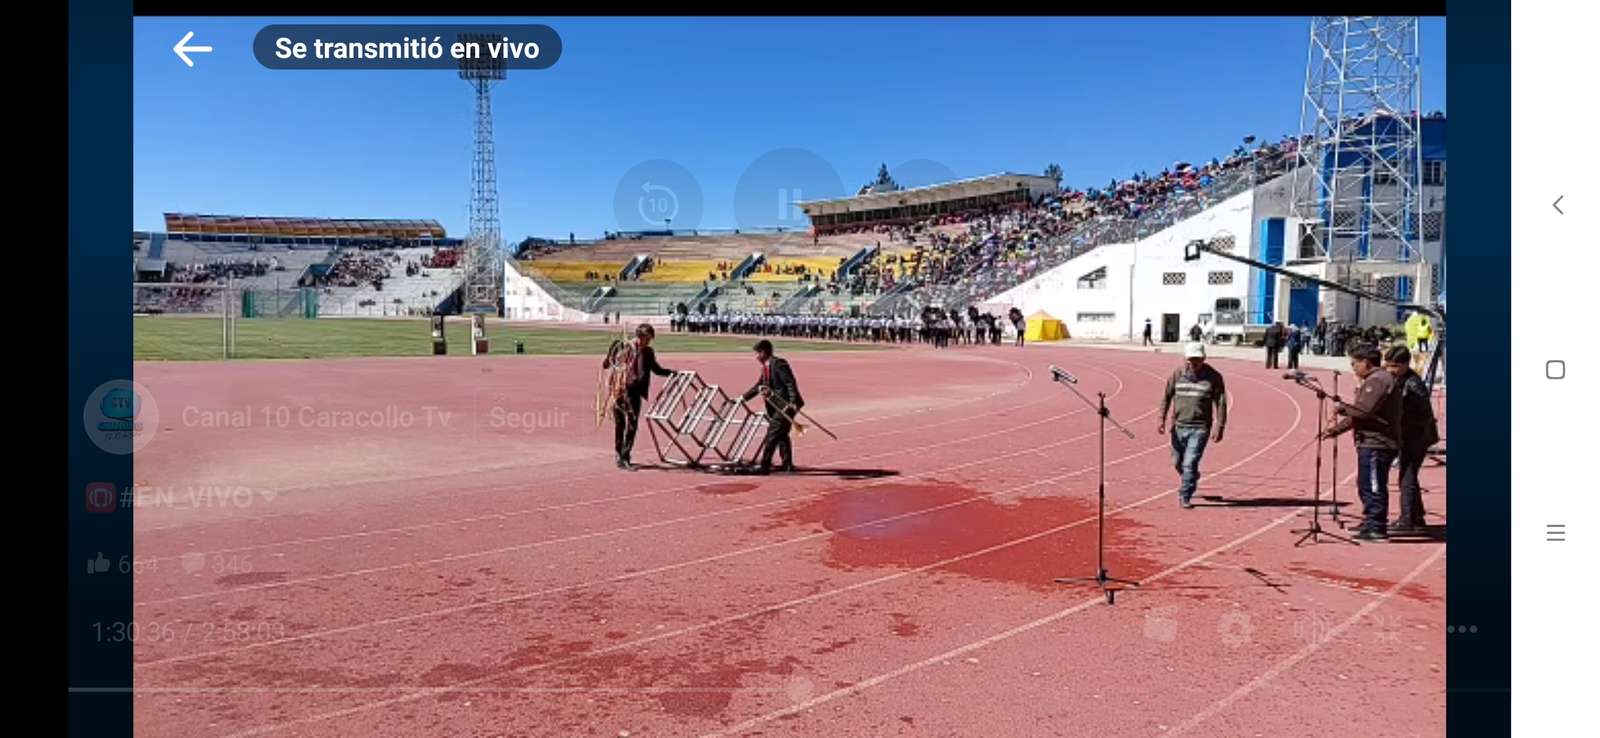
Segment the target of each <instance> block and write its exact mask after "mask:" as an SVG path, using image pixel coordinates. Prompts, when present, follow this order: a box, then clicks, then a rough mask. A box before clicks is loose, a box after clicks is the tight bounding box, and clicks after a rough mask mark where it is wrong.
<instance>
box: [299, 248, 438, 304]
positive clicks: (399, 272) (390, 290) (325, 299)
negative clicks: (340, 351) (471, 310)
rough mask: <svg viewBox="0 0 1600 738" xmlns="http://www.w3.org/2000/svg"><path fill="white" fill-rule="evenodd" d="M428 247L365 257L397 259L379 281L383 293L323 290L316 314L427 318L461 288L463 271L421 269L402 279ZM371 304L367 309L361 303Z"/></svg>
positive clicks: (365, 289)
mask: <svg viewBox="0 0 1600 738" xmlns="http://www.w3.org/2000/svg"><path fill="white" fill-rule="evenodd" d="M433 251H434V249H432V248H431V247H420V248H409V249H381V250H375V251H369V252H366V253H373V254H381V255H383V256H384V257H385V258H390V257H391V255H393V256H398V257H399V258H400V260H399V261H397V262H392V265H391V266H390V268H389V276H388V277H387V278H385V279H384V280H383V289H378V288H377V287H375V286H373V285H371V284H364V285H360V286H357V287H332V286H330V287H323V288H322V290H321V292H322V294H321V295H320V296H319V297H318V308H319V312H320V313H321V314H323V315H411V314H428V313H432V312H433V309H434V308H435V307H437V306H438V305H439V303H441V302H443V301H444V300H445V299H446V298H448V297H449V296H450V293H451V292H454V291H455V290H456V289H458V288H459V287H460V286H461V283H462V280H463V279H464V278H465V277H464V276H463V271H462V269H461V267H460V266H459V265H458V266H456V267H453V268H450V269H439V268H429V267H423V268H422V271H421V272H419V273H418V274H416V275H414V276H410V277H408V276H406V264H409V263H411V262H418V263H421V261H422V259H423V257H424V256H427V255H428V254H431V253H433ZM367 301H371V302H372V303H373V304H371V305H362V304H361V303H363V302H367Z"/></svg>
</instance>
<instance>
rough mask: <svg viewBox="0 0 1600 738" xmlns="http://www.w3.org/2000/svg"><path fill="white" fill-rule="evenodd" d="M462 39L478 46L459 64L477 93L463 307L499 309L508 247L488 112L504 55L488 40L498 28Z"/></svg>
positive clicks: (480, 310)
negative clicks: (491, 49)
mask: <svg viewBox="0 0 1600 738" xmlns="http://www.w3.org/2000/svg"><path fill="white" fill-rule="evenodd" d="M459 41H460V42H461V43H463V44H467V45H468V46H467V47H466V48H468V49H469V50H470V49H473V48H476V49H477V51H478V53H477V55H476V56H474V55H472V54H470V53H469V54H464V55H463V56H462V58H461V63H460V65H459V72H460V76H461V79H464V80H466V81H467V84H470V85H472V89H473V90H474V91H475V92H476V93H477V114H476V115H475V116H474V119H475V122H476V132H475V134H474V137H473V148H472V202H471V205H470V206H469V210H470V215H469V216H468V217H469V222H470V223H471V227H470V229H469V231H468V234H467V247H466V250H465V252H464V253H463V256H464V257H465V258H464V259H463V260H462V262H463V264H462V266H463V268H464V271H465V274H466V280H465V283H464V284H463V285H462V288H461V298H462V311H463V312H469V313H497V312H499V310H500V296H501V292H502V290H503V288H504V286H505V259H506V253H505V248H504V246H503V243H502V241H501V237H500V195H499V192H498V188H497V187H496V184H495V172H494V117H493V115H492V114H491V113H490V107H489V88H490V87H491V86H493V85H494V83H496V82H499V81H501V80H503V79H505V78H506V60H505V59H504V58H497V57H496V56H494V55H492V54H490V53H489V44H491V43H498V42H499V41H500V38H499V37H497V36H495V35H494V34H483V33H464V34H461V36H460V37H459Z"/></svg>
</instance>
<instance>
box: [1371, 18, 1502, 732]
mask: <svg viewBox="0 0 1600 738" xmlns="http://www.w3.org/2000/svg"><path fill="white" fill-rule="evenodd" d="M1449 7H1450V10H1449V16H1448V19H1447V20H1446V22H1445V39H1446V43H1447V44H1449V49H1450V53H1449V58H1447V59H1446V60H1445V63H1446V64H1447V65H1448V66H1449V70H1450V75H1449V78H1448V80H1447V81H1446V92H1447V93H1448V94H1447V96H1446V97H1447V99H1448V100H1449V113H1450V128H1449V130H1448V131H1447V132H1446V134H1445V135H1446V136H1447V137H1448V139H1449V140H1448V144H1449V147H1450V164H1449V167H1450V170H1449V177H1450V180H1449V185H1448V187H1449V194H1448V197H1449V198H1450V199H1449V201H1448V203H1447V204H1446V205H1445V211H1446V213H1447V216H1446V218H1445V228H1447V229H1448V236H1447V238H1448V242H1449V244H1450V250H1451V251H1452V252H1454V253H1455V255H1456V262H1455V263H1454V264H1452V265H1450V270H1449V273H1448V277H1447V279H1448V280H1449V285H1448V288H1447V291H1448V294H1450V295H1454V296H1455V298H1456V299H1455V301H1453V302H1451V303H1450V305H1449V314H1448V317H1449V320H1448V321H1447V323H1446V330H1447V331H1448V336H1447V339H1448V341H1449V344H1450V355H1449V362H1450V389H1451V390H1452V391H1451V393H1450V395H1449V398H1448V400H1447V402H1448V403H1449V412H1450V423H1449V426H1450V427H1449V428H1447V429H1446V430H1445V434H1446V435H1447V436H1448V446H1449V449H1450V467H1449V489H1450V498H1451V501H1452V502H1454V503H1455V504H1453V505H1451V506H1450V524H1449V530H1450V543H1449V546H1450V549H1449V553H1447V554H1446V559H1445V561H1446V573H1445V588H1446V592H1445V621H1446V624H1448V625H1461V626H1474V625H1475V626H1477V632H1476V633H1471V632H1468V633H1460V632H1458V633H1455V634H1450V635H1446V636H1445V638H1447V639H1448V641H1447V643H1448V648H1447V649H1446V653H1445V659H1446V663H1445V673H1446V678H1445V683H1446V684H1447V685H1448V687H1449V693H1448V699H1449V702H1448V718H1447V720H1446V724H1445V725H1446V732H1447V733H1448V734H1449V735H1450V736H1452V737H1454V736H1465V735H1510V734H1511V249H1512V239H1511V3H1510V2H1509V0H1477V1H1476V2H1459V1H1458V2H1451V3H1450V6H1449ZM1399 724H1400V725H1403V724H1404V723H1403V721H1402V722H1401V723H1399Z"/></svg>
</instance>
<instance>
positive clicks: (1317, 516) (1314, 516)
mask: <svg viewBox="0 0 1600 738" xmlns="http://www.w3.org/2000/svg"><path fill="white" fill-rule="evenodd" d="M1284 376H1285V378H1287V379H1291V380H1293V381H1294V383H1295V384H1298V385H1300V386H1301V387H1304V388H1306V389H1308V390H1311V391H1312V392H1315V393H1317V464H1316V469H1317V470H1316V474H1315V477H1314V479H1313V481H1312V483H1311V496H1312V504H1311V525H1309V526H1307V527H1305V528H1296V529H1294V530H1291V531H1289V532H1290V533H1299V534H1301V535H1300V538H1299V539H1298V540H1296V541H1295V542H1294V545H1295V548H1299V547H1300V546H1302V545H1305V542H1306V541H1307V540H1309V541H1311V542H1312V543H1321V542H1322V538H1323V537H1324V536H1326V537H1328V538H1331V539H1333V540H1336V541H1344V542H1345V543H1348V544H1350V545H1352V546H1359V545H1361V544H1360V543H1357V542H1356V541H1354V540H1352V539H1350V538H1346V537H1344V536H1342V535H1339V534H1338V533H1332V532H1329V531H1326V530H1323V529H1322V520H1321V516H1322V442H1323V441H1324V440H1326V439H1324V438H1323V437H1322V428H1323V426H1324V425H1325V424H1326V423H1327V405H1328V393H1327V392H1325V391H1323V389H1322V385H1321V384H1319V383H1318V382H1317V380H1316V378H1315V377H1309V376H1306V374H1305V373H1304V372H1296V373H1294V374H1286V375H1284ZM1333 381H1334V383H1335V386H1337V383H1338V381H1339V375H1338V373H1337V372H1336V373H1334V378H1333ZM1338 397H1339V395H1338V394H1337V393H1335V394H1334V399H1335V401H1337V400H1338ZM1333 458H1334V460H1335V461H1334V463H1335V467H1337V464H1338V458H1339V444H1338V442H1337V441H1336V442H1334V444H1333ZM1335 474H1337V472H1335ZM1332 481H1333V482H1334V484H1333V485H1332V486H1333V489H1334V501H1333V515H1334V521H1335V522H1338V516H1339V498H1338V477H1337V476H1335V477H1334V478H1333V480H1332ZM1340 527H1343V526H1340Z"/></svg>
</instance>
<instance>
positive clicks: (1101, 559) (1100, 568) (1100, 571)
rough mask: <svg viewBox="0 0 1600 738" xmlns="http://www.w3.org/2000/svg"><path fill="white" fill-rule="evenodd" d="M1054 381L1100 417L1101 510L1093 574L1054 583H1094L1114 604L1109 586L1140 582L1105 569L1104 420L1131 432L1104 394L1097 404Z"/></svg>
mask: <svg viewBox="0 0 1600 738" xmlns="http://www.w3.org/2000/svg"><path fill="white" fill-rule="evenodd" d="M1054 381H1056V382H1058V383H1060V384H1061V385H1063V386H1065V387H1066V388H1067V389H1069V390H1072V394H1075V395H1077V396H1078V399H1080V400H1083V403H1084V404H1085V405H1088V406H1089V407H1091V408H1094V409H1095V412H1096V413H1097V414H1099V416H1100V463H1099V466H1100V512H1099V514H1098V516H1097V517H1098V520H1097V531H1096V533H1095V536H1096V541H1095V556H1096V561H1097V563H1096V566H1095V574H1094V576H1092V577H1058V578H1057V579H1056V582H1057V583H1058V584H1080V583H1083V582H1094V583H1095V584H1096V585H1097V586H1099V587H1100V591H1101V592H1104V593H1105V595H1106V604H1108V605H1114V604H1116V603H1117V589H1118V588H1116V587H1111V586H1108V585H1110V584H1113V583H1115V584H1120V585H1123V587H1137V586H1139V583H1138V582H1135V581H1132V580H1130V579H1116V578H1114V577H1112V576H1111V574H1110V573H1109V572H1108V571H1107V570H1106V423H1107V422H1110V423H1111V424H1112V425H1114V426H1116V427H1117V430H1120V431H1122V432H1123V433H1124V434H1126V435H1127V436H1128V437H1129V438H1133V431H1130V430H1128V429H1127V428H1124V427H1123V426H1122V424H1121V423H1118V422H1117V421H1115V420H1112V418H1111V410H1110V409H1109V408H1107V407H1106V393H1104V392H1097V393H1096V394H1097V395H1099V396H1100V400H1099V402H1098V403H1096V402H1094V401H1092V400H1090V399H1089V398H1088V397H1085V396H1084V395H1083V393H1082V392H1079V391H1078V388H1076V387H1073V386H1072V385H1073V382H1065V381H1062V378H1061V376H1060V375H1057V376H1056V377H1055V380H1054Z"/></svg>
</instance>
